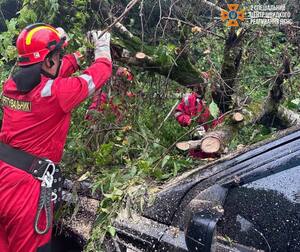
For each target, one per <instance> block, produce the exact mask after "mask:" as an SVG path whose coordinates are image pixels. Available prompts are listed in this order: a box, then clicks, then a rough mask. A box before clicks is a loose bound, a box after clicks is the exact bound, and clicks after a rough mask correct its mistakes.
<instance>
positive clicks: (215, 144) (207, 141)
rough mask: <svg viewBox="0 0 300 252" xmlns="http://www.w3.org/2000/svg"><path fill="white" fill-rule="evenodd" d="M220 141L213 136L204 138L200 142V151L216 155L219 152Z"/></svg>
mask: <svg viewBox="0 0 300 252" xmlns="http://www.w3.org/2000/svg"><path fill="white" fill-rule="evenodd" d="M221 146H222V144H221V140H220V139H219V138H218V137H215V136H208V137H205V138H204V139H203V140H202V142H201V150H202V151H204V152H206V153H217V152H219V151H220V150H221Z"/></svg>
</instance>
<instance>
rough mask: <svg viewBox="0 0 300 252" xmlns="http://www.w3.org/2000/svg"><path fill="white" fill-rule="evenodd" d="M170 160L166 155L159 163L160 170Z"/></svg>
mask: <svg viewBox="0 0 300 252" xmlns="http://www.w3.org/2000/svg"><path fill="white" fill-rule="evenodd" d="M169 159H170V156H169V155H166V156H165V157H164V159H163V161H162V162H161V168H164V167H165V165H166V164H167V162H168V161H169Z"/></svg>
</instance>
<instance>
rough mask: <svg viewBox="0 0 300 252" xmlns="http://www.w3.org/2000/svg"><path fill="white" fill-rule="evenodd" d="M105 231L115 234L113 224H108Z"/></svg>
mask: <svg viewBox="0 0 300 252" xmlns="http://www.w3.org/2000/svg"><path fill="white" fill-rule="evenodd" d="M107 231H108V233H109V234H110V235H111V236H112V237H114V236H115V235H116V229H115V228H114V227H113V226H108V227H107Z"/></svg>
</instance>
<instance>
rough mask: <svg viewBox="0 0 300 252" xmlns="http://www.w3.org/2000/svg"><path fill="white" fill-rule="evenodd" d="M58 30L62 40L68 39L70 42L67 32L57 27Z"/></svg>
mask: <svg viewBox="0 0 300 252" xmlns="http://www.w3.org/2000/svg"><path fill="white" fill-rule="evenodd" d="M56 30H57V31H58V35H59V37H60V38H63V37H66V41H67V42H68V41H69V40H70V38H69V36H68V34H67V33H66V32H65V30H64V29H63V28H61V27H57V28H56Z"/></svg>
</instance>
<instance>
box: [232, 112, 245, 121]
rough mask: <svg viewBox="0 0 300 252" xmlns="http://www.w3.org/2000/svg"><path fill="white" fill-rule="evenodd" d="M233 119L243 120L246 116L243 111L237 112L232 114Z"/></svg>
mask: <svg viewBox="0 0 300 252" xmlns="http://www.w3.org/2000/svg"><path fill="white" fill-rule="evenodd" d="M232 120H233V121H234V122H242V121H243V120H244V116H243V114H242V113H239V112H236V113H234V114H233V115H232Z"/></svg>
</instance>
